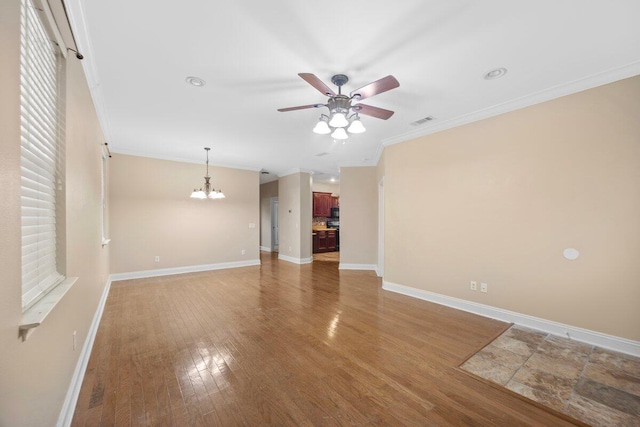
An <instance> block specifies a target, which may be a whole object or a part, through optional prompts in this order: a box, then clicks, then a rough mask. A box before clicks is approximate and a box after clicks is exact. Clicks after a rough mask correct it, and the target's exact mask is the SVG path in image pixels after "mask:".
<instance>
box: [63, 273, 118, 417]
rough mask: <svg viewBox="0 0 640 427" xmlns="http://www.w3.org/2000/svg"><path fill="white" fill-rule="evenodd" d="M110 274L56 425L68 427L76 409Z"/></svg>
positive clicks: (109, 285) (105, 298)
mask: <svg viewBox="0 0 640 427" xmlns="http://www.w3.org/2000/svg"><path fill="white" fill-rule="evenodd" d="M111 283H112V280H111V276H109V278H108V279H107V283H106V284H105V286H104V289H103V290H102V296H101V297H100V301H99V302H98V307H97V308H96V312H95V314H94V315H93V320H92V321H91V325H90V326H89V330H88V331H87V336H86V338H85V340H84V345H83V346H82V350H81V351H80V356H79V357H78V362H77V363H76V368H75V370H74V371H73V376H72V377H71V382H70V384H69V388H68V389H67V395H66V396H65V398H64V403H63V404H62V409H61V411H60V415H59V416H58V422H57V423H56V426H58V427H68V426H70V425H71V421H72V420H73V414H74V413H75V410H76V404H77V403H78V396H80V389H81V388H82V381H83V380H84V374H85V372H86V370H87V365H88V364H89V357H91V350H92V349H93V342H94V341H95V339H96V334H97V333H98V326H100V320H101V319H102V313H103V312H104V306H105V304H106V302H107V296H108V295H109V289H111Z"/></svg>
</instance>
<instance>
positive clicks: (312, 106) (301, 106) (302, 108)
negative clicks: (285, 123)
mask: <svg viewBox="0 0 640 427" xmlns="http://www.w3.org/2000/svg"><path fill="white" fill-rule="evenodd" d="M324 106H325V105H324V104H309V105H299V106H297V107H288V108H278V111H280V112H283V113H284V112H285V111H295V110H306V109H307V108H320V107H324Z"/></svg>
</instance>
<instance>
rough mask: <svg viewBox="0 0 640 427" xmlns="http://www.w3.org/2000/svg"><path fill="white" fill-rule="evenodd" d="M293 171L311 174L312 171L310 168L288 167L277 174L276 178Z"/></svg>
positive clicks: (291, 173) (290, 173)
mask: <svg viewBox="0 0 640 427" xmlns="http://www.w3.org/2000/svg"><path fill="white" fill-rule="evenodd" d="M295 173H308V174H309V175H313V174H314V172H313V171H312V170H311V169H301V168H293V169H288V170H286V171H284V172H282V173H280V174H278V178H283V177H285V176H287V175H293V174H295Z"/></svg>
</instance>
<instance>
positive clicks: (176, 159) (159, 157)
mask: <svg viewBox="0 0 640 427" xmlns="http://www.w3.org/2000/svg"><path fill="white" fill-rule="evenodd" d="M110 147H111V146H110ZM110 150H111V153H112V154H123V155H125V156H135V157H146V158H148V159H157V160H168V161H170V162H181V163H193V164H196V165H202V164H204V162H203V161H202V160H193V159H187V158H185V157H176V156H165V155H162V154H149V153H142V152H140V151H135V150H122V149H119V148H110ZM209 166H215V167H219V168H229V169H241V170H248V171H252V172H260V171H261V170H262V169H260V168H257V167H253V166H244V165H234V164H228V163H217V162H212V161H209Z"/></svg>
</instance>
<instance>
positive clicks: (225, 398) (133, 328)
mask: <svg viewBox="0 0 640 427" xmlns="http://www.w3.org/2000/svg"><path fill="white" fill-rule="evenodd" d="M507 326H508V325H507V324H505V323H501V322H497V321H494V320H490V319H486V318H482V317H479V316H475V315H472V314H469V313H465V312H462V311H457V310H453V309H450V308H447V307H443V306H439V305H436V304H431V303H428V302H425V301H420V300H416V299H412V298H409V297H406V296H403V295H398V294H394V293H391V292H387V291H384V290H382V289H381V287H380V279H379V278H377V277H376V276H375V274H374V273H372V272H363V271H339V270H338V269H337V263H326V262H323V263H321V262H319V263H313V264H308V265H302V266H300V265H296V264H292V263H287V262H284V261H278V260H277V254H268V253H263V254H262V266H260V267H246V268H238V269H229V270H218V271H211V272H202V273H191V274H183V275H175V276H165V277H158V278H150V279H138V280H129V281H121V282H115V283H113V285H112V287H111V291H110V293H109V297H108V300H107V304H106V307H105V311H104V314H103V317H102V322H101V324H100V327H99V330H98V333H97V336H96V340H95V343H94V347H93V351H92V354H91V358H90V361H89V365H88V368H87V372H86V375H85V378H84V382H83V385H82V389H81V392H80V396H79V399H78V403H77V406H76V410H75V415H74V419H73V425H74V426H85V425H86V426H99V425H105V426H107V425H109V426H111V425H117V426H137V425H151V426H210V425H211V426H214V425H221V426H234V425H248V426H262V425H281V426H286V425H291V426H312V425H319V426H340V425H359V426H363V425H393V426H395V425H456V426H459V425H478V426H483V425H486V426H513V425H548V426H551V425H553V426H562V425H570V423H569V422H568V421H567V420H565V419H562V418H559V417H557V416H556V415H554V414H553V413H551V412H548V411H546V410H545V409H543V408H540V407H538V406H535V405H533V404H531V403H529V402H527V401H525V400H523V399H521V398H519V397H518V396H516V395H515V394H514V393H511V392H509V391H506V390H501V389H498V388H496V387H493V386H491V385H490V384H487V383H486V382H483V381H480V380H478V379H476V378H474V377H473V376H471V375H469V374H467V373H465V372H464V371H462V370H460V369H459V368H457V367H458V366H459V365H460V364H461V363H462V362H463V361H465V360H466V359H467V358H468V357H469V356H470V355H471V354H473V353H475V352H476V351H478V350H479V349H481V348H482V347H483V346H484V345H486V344H487V343H489V342H490V341H491V340H493V339H494V338H495V337H496V336H498V335H499V334H500V333H502V332H503V331H504V330H505V329H506V327H507Z"/></svg>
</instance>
